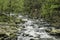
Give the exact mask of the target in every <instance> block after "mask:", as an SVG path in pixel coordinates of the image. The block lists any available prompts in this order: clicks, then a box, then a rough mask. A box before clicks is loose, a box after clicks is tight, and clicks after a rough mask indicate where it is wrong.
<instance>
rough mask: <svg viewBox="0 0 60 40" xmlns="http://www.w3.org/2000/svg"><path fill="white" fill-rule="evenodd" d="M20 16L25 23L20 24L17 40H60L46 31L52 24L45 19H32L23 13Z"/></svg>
mask: <svg viewBox="0 0 60 40" xmlns="http://www.w3.org/2000/svg"><path fill="white" fill-rule="evenodd" d="M18 18H21V19H22V20H23V21H25V23H20V24H18V25H19V26H21V27H20V28H21V29H20V28H19V29H18V37H17V40H60V39H59V38H58V39H57V38H56V37H54V36H51V35H49V33H47V32H46V31H45V29H47V27H49V26H50V24H49V23H47V22H46V21H45V20H43V19H40V20H38V19H30V18H28V17H24V16H22V15H19V16H18Z"/></svg>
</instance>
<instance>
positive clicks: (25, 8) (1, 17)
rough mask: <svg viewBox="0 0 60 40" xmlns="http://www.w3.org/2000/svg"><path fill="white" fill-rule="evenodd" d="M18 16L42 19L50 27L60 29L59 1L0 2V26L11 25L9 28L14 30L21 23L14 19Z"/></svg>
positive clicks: (22, 0)
mask: <svg viewBox="0 0 60 40" xmlns="http://www.w3.org/2000/svg"><path fill="white" fill-rule="evenodd" d="M11 14H12V15H13V14H15V15H14V16H11ZM19 14H21V15H23V16H24V15H28V17H29V18H31V19H40V18H43V19H44V20H46V21H47V22H49V23H50V24H51V25H52V26H56V27H60V0H0V24H1V23H2V24H4V23H9V24H10V25H11V23H12V24H13V26H14V27H11V28H12V29H13V28H15V25H16V24H17V22H19V23H20V22H21V21H22V20H21V19H19V20H18V19H17V18H16V17H17V16H18V15H19ZM16 27H17V26H16ZM7 29H8V28H7ZM15 29H16V28H15ZM4 30H5V29H4Z"/></svg>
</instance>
